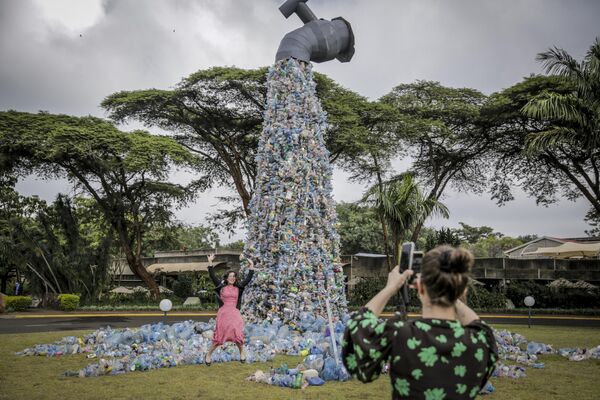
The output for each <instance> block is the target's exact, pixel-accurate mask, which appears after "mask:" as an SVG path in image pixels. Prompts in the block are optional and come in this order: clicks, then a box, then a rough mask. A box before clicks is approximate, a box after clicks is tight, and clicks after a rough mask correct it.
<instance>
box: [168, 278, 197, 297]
mask: <svg viewBox="0 0 600 400" xmlns="http://www.w3.org/2000/svg"><path fill="white" fill-rule="evenodd" d="M193 285H194V279H193V276H192V275H191V274H185V273H182V274H179V277H178V278H177V280H176V281H175V283H174V284H173V293H174V294H175V296H177V297H179V298H180V299H186V298H188V297H190V296H193V295H194V290H193Z"/></svg>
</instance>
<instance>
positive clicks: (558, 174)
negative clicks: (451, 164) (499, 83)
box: [482, 38, 600, 213]
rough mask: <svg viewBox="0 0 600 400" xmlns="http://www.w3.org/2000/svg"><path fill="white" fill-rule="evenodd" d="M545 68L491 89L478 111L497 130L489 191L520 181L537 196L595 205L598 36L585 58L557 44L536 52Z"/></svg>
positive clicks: (599, 148) (599, 166)
mask: <svg viewBox="0 0 600 400" xmlns="http://www.w3.org/2000/svg"><path fill="white" fill-rule="evenodd" d="M538 61H540V62H542V64H543V65H544V67H545V69H546V72H547V73H548V74H551V75H549V76H530V77H528V78H525V79H524V80H523V81H522V82H520V83H518V84H516V85H513V86H512V87H510V88H508V89H505V90H503V91H502V92H500V93H496V94H494V95H492V96H490V99H489V102H488V104H487V105H486V107H485V110H484V111H483V113H482V114H483V119H484V120H485V121H486V124H488V125H489V126H490V127H491V129H492V130H493V131H494V132H496V135H497V136H498V139H499V140H498V141H497V145H496V146H495V148H494V153H495V154H494V155H495V158H496V161H495V166H494V168H495V174H494V177H493V180H492V193H493V198H494V199H496V200H497V201H498V203H500V204H502V203H504V202H507V201H510V200H512V199H513V195H512V188H514V187H520V188H521V189H523V190H524V191H525V192H526V193H527V194H529V195H530V196H532V197H534V198H535V199H536V201H537V203H539V204H544V205H547V204H550V203H553V202H556V201H557V200H558V199H559V198H561V197H566V198H568V199H571V200H574V199H577V198H579V197H585V198H586V200H588V201H589V202H590V205H591V209H592V210H594V211H595V212H596V213H600V193H599V192H598V187H600V175H599V174H598V171H599V170H600V134H599V132H600V129H599V125H598V124H599V121H600V107H598V104H599V101H600V100H599V99H600V85H599V84H598V82H599V81H600V79H599V78H598V77H599V76H600V38H597V39H596V40H595V41H594V43H593V44H592V46H591V47H590V49H589V51H588V52H587V54H586V56H585V57H584V59H583V60H582V61H580V62H578V61H576V60H574V59H573V58H572V57H571V56H570V55H569V54H568V53H567V52H566V51H564V50H562V49H559V48H557V47H554V48H552V49H550V50H548V51H547V52H544V53H541V54H539V55H538Z"/></svg>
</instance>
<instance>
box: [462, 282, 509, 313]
mask: <svg viewBox="0 0 600 400" xmlns="http://www.w3.org/2000/svg"><path fill="white" fill-rule="evenodd" d="M467 304H468V305H469V307H471V308H476V309H479V310H495V309H503V308H506V297H504V295H503V294H502V293H499V292H496V291H493V290H492V291H490V290H487V289H486V288H484V287H481V286H475V285H470V286H469V292H468V294H467Z"/></svg>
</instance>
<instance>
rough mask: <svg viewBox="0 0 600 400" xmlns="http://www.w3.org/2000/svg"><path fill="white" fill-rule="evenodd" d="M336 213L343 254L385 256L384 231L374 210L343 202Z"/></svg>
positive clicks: (338, 204)
mask: <svg viewBox="0 0 600 400" xmlns="http://www.w3.org/2000/svg"><path fill="white" fill-rule="evenodd" d="M336 212H337V217H338V227H337V231H338V234H339V235H340V252H341V254H356V253H360V252H364V253H377V254H384V251H385V249H384V246H383V231H382V228H381V223H380V222H379V218H378V217H377V214H376V212H375V210H374V209H372V208H370V207H364V206H360V205H358V204H355V203H344V202H341V203H337V205H336Z"/></svg>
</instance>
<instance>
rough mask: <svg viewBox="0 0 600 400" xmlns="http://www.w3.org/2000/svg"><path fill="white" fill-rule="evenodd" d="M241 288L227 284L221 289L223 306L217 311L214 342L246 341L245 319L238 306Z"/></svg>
mask: <svg viewBox="0 0 600 400" xmlns="http://www.w3.org/2000/svg"><path fill="white" fill-rule="evenodd" d="M238 293H239V289H238V288H237V287H235V286H232V285H227V286H225V287H224V288H223V289H221V300H222V301H223V306H221V308H219V311H218V312H217V326H216V327H215V332H214V334H213V344H215V345H218V346H220V345H222V344H223V343H225V342H234V343H236V344H243V343H244V321H242V314H240V310H238V309H237V308H236V304H237V299H238Z"/></svg>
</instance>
